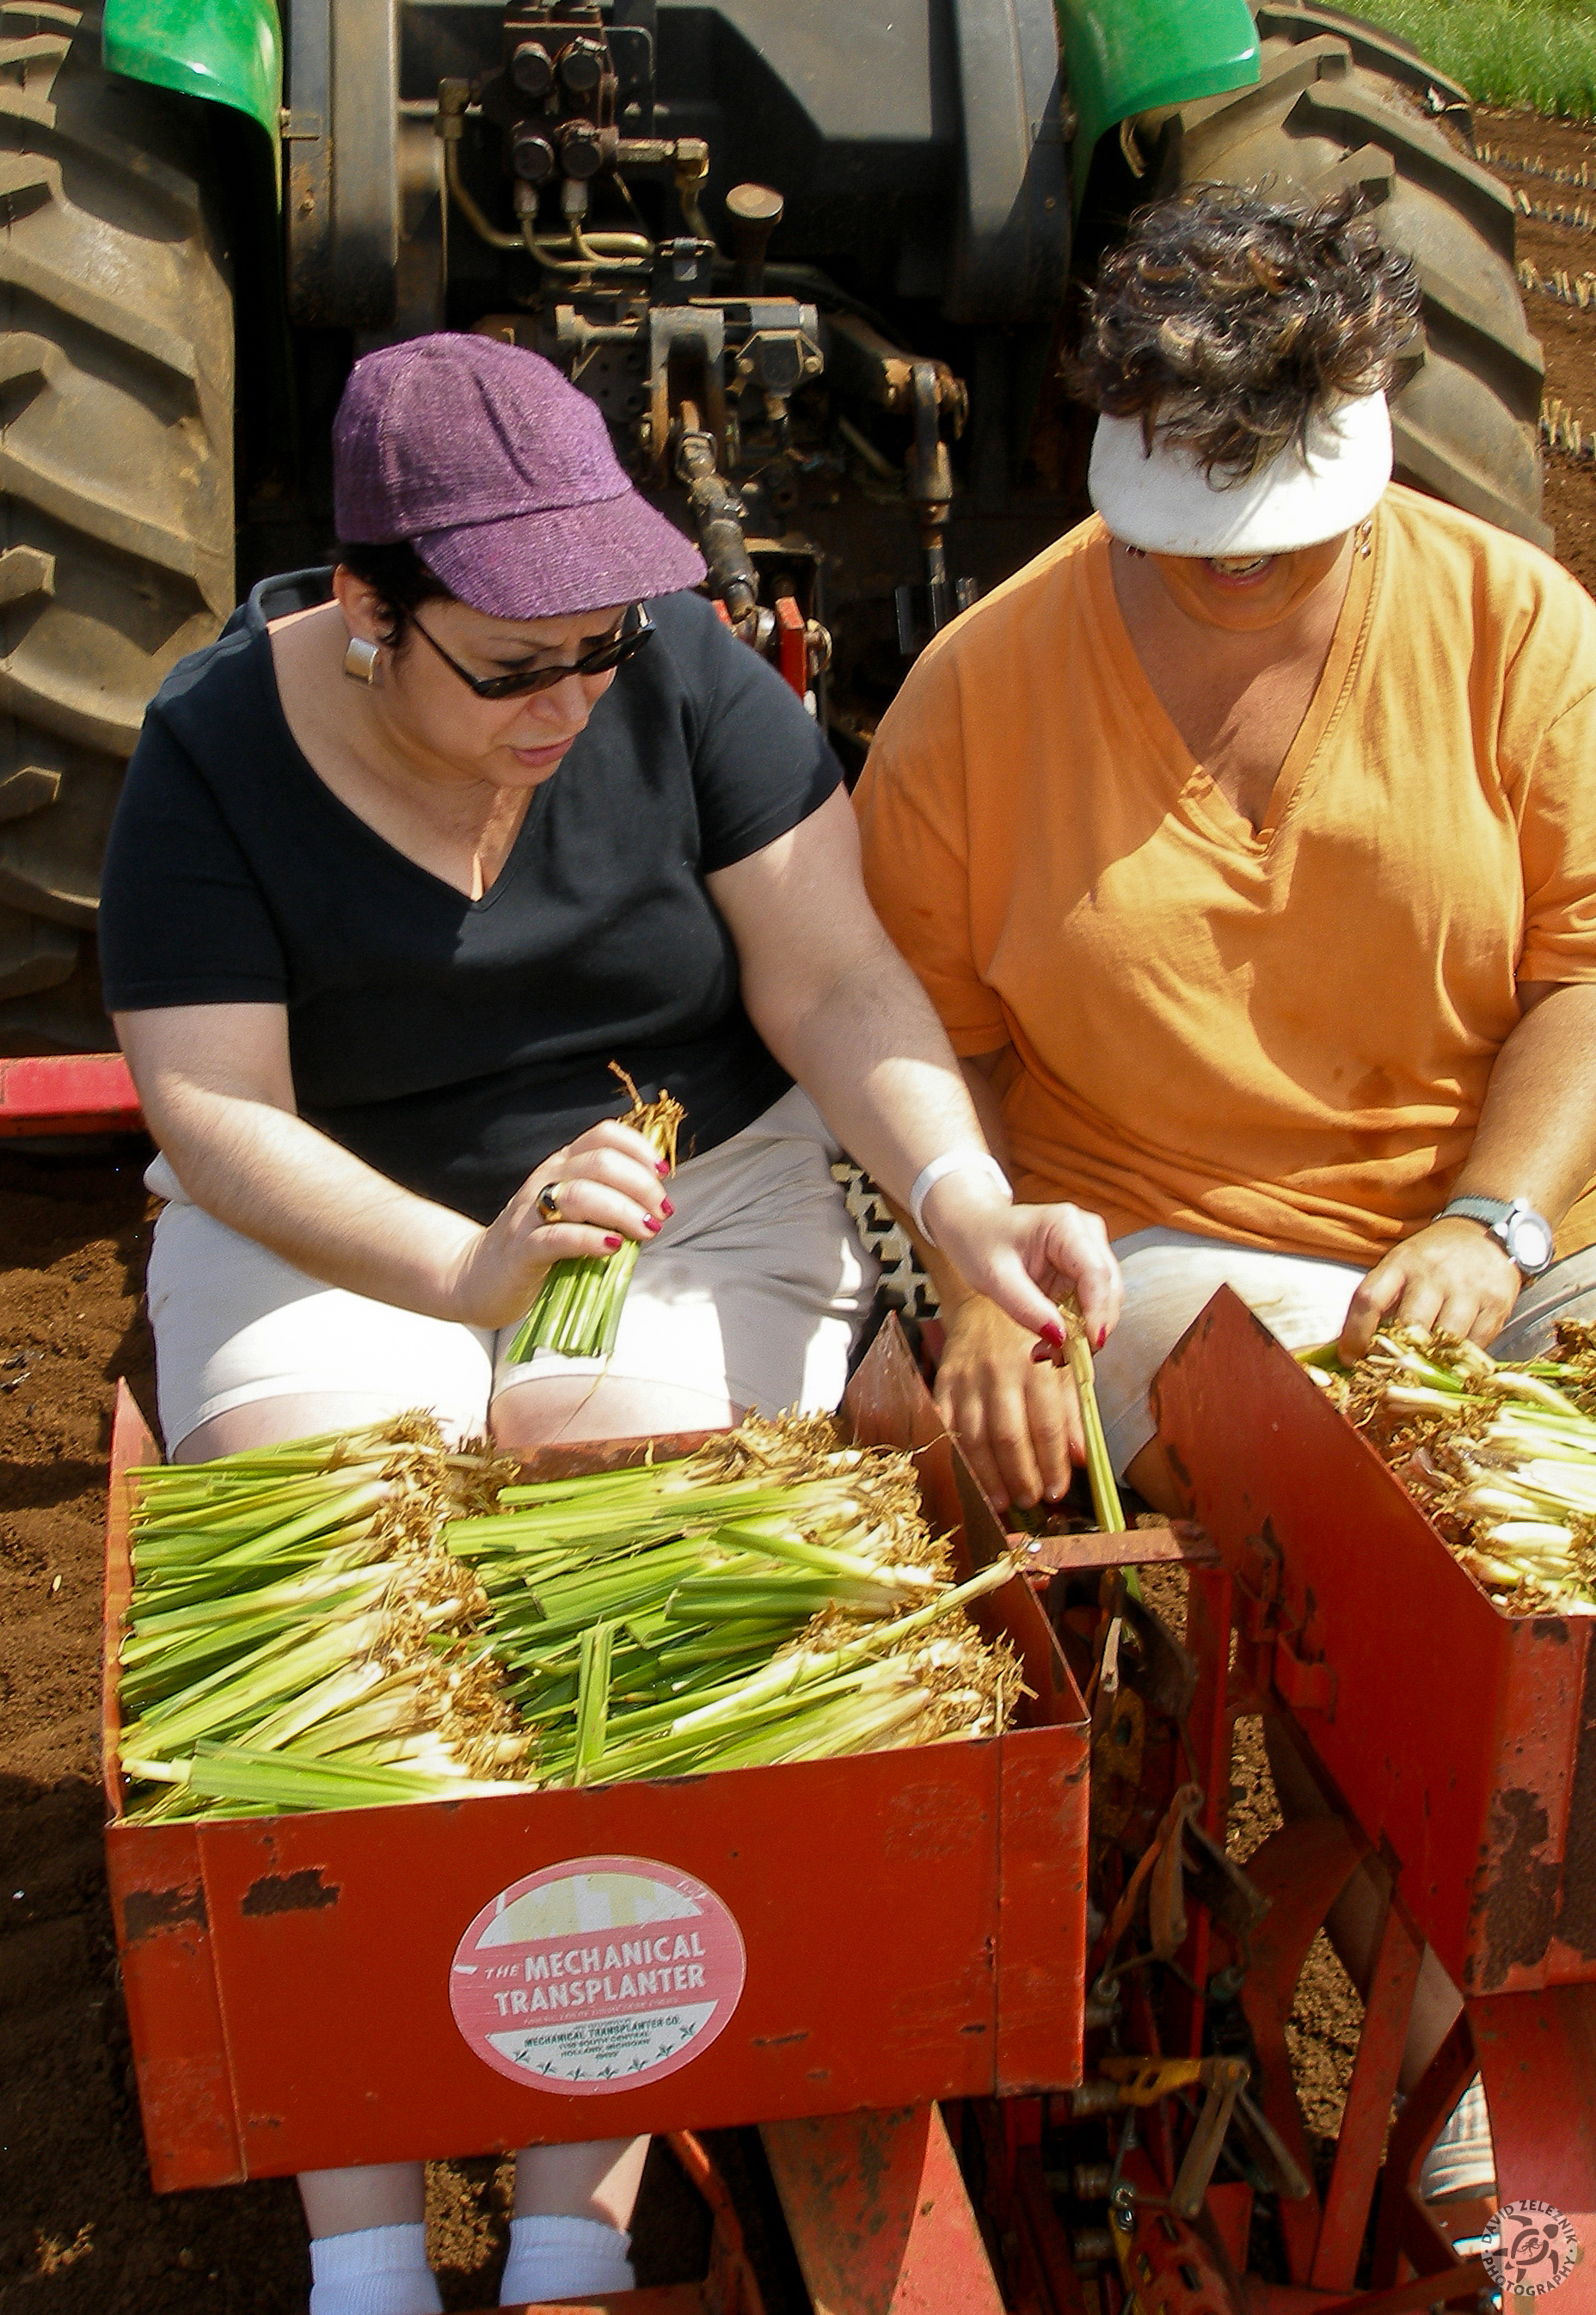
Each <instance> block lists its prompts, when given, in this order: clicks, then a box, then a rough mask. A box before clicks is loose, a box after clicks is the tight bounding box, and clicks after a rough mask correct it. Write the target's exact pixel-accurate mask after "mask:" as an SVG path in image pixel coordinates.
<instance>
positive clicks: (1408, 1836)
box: [1155, 1289, 1596, 1997]
mask: <svg viewBox="0 0 1596 2315" xmlns="http://www.w3.org/2000/svg"><path fill="white" fill-rule="evenodd" d="M1155 1403H1156V1407H1157V1415H1158V1427H1159V1433H1160V1436H1161V1438H1162V1439H1163V1441H1164V1443H1165V1446H1166V1450H1168V1451H1169V1452H1170V1454H1171V1455H1172V1457H1173V1458H1174V1459H1175V1464H1176V1466H1177V1468H1179V1469H1180V1470H1181V1471H1182V1472H1183V1473H1184V1477H1185V1479H1186V1481H1187V1482H1188V1483H1189V1485H1190V1487H1191V1490H1192V1495H1193V1511H1194V1515H1195V1516H1196V1517H1197V1518H1198V1519H1200V1520H1201V1522H1202V1524H1203V1526H1204V1527H1205V1528H1207V1530H1209V1533H1210V1536H1211V1537H1212V1539H1213V1540H1214V1542H1215V1543H1216V1544H1217V1545H1218V1546H1219V1550H1220V1552H1221V1554H1222V1556H1223V1557H1224V1559H1225V1561H1226V1563H1227V1565H1228V1566H1229V1567H1230V1569H1231V1571H1232V1573H1233V1575H1234V1577H1235V1580H1236V1582H1237V1587H1238V1590H1239V1591H1240V1592H1242V1593H1244V1594H1245V1593H1246V1592H1253V1593H1254V1594H1255V1596H1254V1598H1253V1599H1252V1600H1251V1601H1248V1600H1247V1599H1246V1598H1245V1597H1243V1598H1242V1599H1240V1600H1239V1601H1238V1602H1237V1608H1238V1620H1239V1622H1240V1624H1241V1628H1242V1630H1243V1632H1244V1634H1247V1635H1248V1636H1257V1635H1260V1634H1263V1635H1265V1636H1266V1635H1267V1634H1269V1633H1271V1632H1272V1633H1273V1635H1274V1637H1273V1642H1272V1648H1273V1654H1272V1686H1273V1690H1274V1694H1275V1697H1276V1698H1277V1699H1278V1700H1279V1702H1280V1704H1281V1707H1283V1708H1285V1709H1288V1710H1290V1712H1292V1713H1293V1714H1295V1716H1297V1718H1298V1720H1299V1723H1300V1725H1301V1726H1302V1727H1303V1729H1304V1730H1305V1731H1306V1732H1307V1734H1308V1737H1309V1740H1310V1743H1311V1745H1312V1748H1313V1752H1314V1753H1315V1754H1316V1755H1317V1759H1318V1761H1320V1762H1321V1763H1322V1765H1323V1767H1324V1769H1325V1770H1326V1771H1327V1772H1328V1774H1329V1776H1330V1777H1331V1778H1333V1779H1334V1783H1335V1785H1336V1786H1337V1787H1339V1790H1340V1794H1341V1796H1342V1797H1343V1799H1344V1801H1345V1803H1346V1805H1347V1807H1348V1808H1349V1810H1350V1811H1351V1813H1352V1815H1353V1816H1354V1817H1355V1818H1356V1820H1357V1822H1358V1823H1359V1824H1360V1825H1361V1827H1362V1829H1363V1831H1364V1832H1366V1833H1367V1835H1368V1836H1369V1839H1370V1841H1371V1842H1372V1843H1374V1844H1375V1845H1376V1846H1377V1847H1378V1846H1384V1847H1385V1848H1386V1849H1387V1851H1388V1858H1389V1861H1390V1862H1391V1863H1392V1865H1393V1866H1394V1867H1396V1869H1397V1875H1398V1887H1399V1889H1400V1893H1401V1895H1402V1899H1403V1902H1404V1903H1405V1905H1406V1907H1407V1908H1408V1910H1409V1911H1410V1913H1411V1914H1412V1916H1413V1918H1414V1921H1415V1923H1416V1924H1417V1926H1418V1927H1419V1928H1420V1929H1422V1930H1423V1934H1424V1936H1425V1937H1426V1938H1428V1939H1429V1941H1430V1943H1431V1944H1432V1946H1433V1947H1434V1948H1435V1951H1436V1954H1437V1955H1438V1956H1439V1958H1440V1960H1441V1963H1442V1964H1443V1965H1444V1966H1445V1968H1446V1969H1447V1970H1448V1972H1449V1973H1450V1975H1451V1976H1452V1978H1453V1979H1454V1980H1455V1982H1457V1983H1458V1984H1459V1986H1460V1987H1461V1988H1462V1989H1463V1991H1465V1993H1466V1994H1467V1995H1469V1996H1471V1997H1477V1996H1479V1995H1483V1994H1498V1993H1517V1992H1528V1991H1537V1990H1538V1989H1541V1988H1544V1987H1551V1986H1559V1985H1574V1984H1582V1983H1585V1982H1591V1981H1592V1980H1596V1678H1593V1677H1592V1651H1591V1638H1592V1628H1593V1626H1592V1619H1590V1618H1587V1617H1578V1616H1575V1617H1563V1616H1530V1617H1513V1616H1508V1615H1505V1614H1503V1611H1502V1610H1500V1609H1498V1608H1497V1607H1495V1606H1494V1604H1493V1603H1492V1601H1490V1600H1489V1599H1488V1598H1487V1597H1486V1595H1485V1592H1483V1591H1482V1590H1481V1589H1480V1588H1479V1586H1478V1585H1477V1584H1476V1583H1475V1582H1474V1581H1473V1579H1472V1578H1471V1577H1470V1576H1468V1575H1467V1574H1465V1573H1464V1571H1463V1569H1462V1568H1461V1567H1460V1566H1459V1565H1458V1563H1457V1561H1456V1560H1455V1559H1454V1558H1453V1557H1452V1556H1451V1553H1450V1551H1449V1550H1448V1549H1447V1548H1446V1545H1445V1544H1444V1543H1443V1542H1442V1540H1441V1537H1440V1536H1439V1535H1438V1534H1437V1533H1436V1531H1435V1530H1434V1529H1433V1528H1432V1526H1431V1524H1430V1522H1429V1521H1428V1520H1427V1519H1426V1518H1425V1517H1424V1514H1423V1512H1422V1511H1421V1510H1420V1509H1419V1507H1418V1505H1417V1503H1415V1502H1414V1499H1413V1497H1412V1496H1411V1495H1409V1494H1408V1493H1407V1491H1406V1489H1405V1487H1404V1486H1402V1484H1401V1482H1400V1480H1399V1479H1397V1477H1396V1476H1395V1474H1394V1473H1393V1472H1392V1471H1390V1470H1389V1469H1388V1468H1387V1466H1386V1464H1385V1463H1384V1462H1383V1461H1382V1460H1381V1459H1380V1457H1379V1455H1378V1454H1376V1453H1375V1451H1374V1450H1373V1449H1372V1448H1371V1447H1370V1445H1369V1444H1368V1443H1367V1441H1364V1440H1363V1439H1362V1438H1361V1437H1360V1436H1359V1434H1358V1432H1356V1431H1355V1430H1354V1429H1353V1428H1352V1424H1350V1423H1348V1422H1347V1420H1346V1419H1345V1417H1344V1416H1343V1415H1341V1414H1340V1413H1339V1412H1338V1410H1337V1409H1336V1408H1335V1407H1334V1406H1333V1405H1332V1404H1331V1403H1330V1401H1329V1400H1328V1399H1327V1398H1326V1397H1325V1396H1324V1394H1323V1393H1322V1392H1321V1391H1320V1390H1319V1388H1317V1386H1316V1385H1315V1384H1314V1383H1313V1382H1312V1380H1311V1379H1309V1377H1308V1375H1307V1374H1306V1373H1305V1372H1304V1371H1303V1370H1302V1369H1301V1368H1300V1367H1299V1365H1298V1364H1297V1362H1296V1361H1295V1360H1294V1359H1293V1358H1292V1357H1291V1356H1290V1353H1288V1352H1286V1351H1284V1350H1282V1349H1281V1346H1280V1344H1278V1343H1277V1342H1276V1341H1275V1340H1274V1337H1273V1336H1272V1335H1271V1334H1270V1333H1269V1332H1268V1330H1267V1329H1266V1328H1265V1327H1264V1326H1262V1325H1261V1324H1260V1323H1259V1321H1258V1320H1257V1319H1256V1318H1255V1317H1253V1315H1252V1313H1251V1312H1250V1311H1249V1310H1248V1309H1247V1308H1246V1306H1245V1305H1244V1304H1243V1303H1242V1302H1241V1301H1239V1300H1238V1299H1237V1297H1236V1296H1235V1295H1234V1294H1232V1293H1231V1292H1230V1291H1228V1289H1221V1291H1220V1292H1219V1294H1217V1295H1216V1296H1215V1297H1214V1299H1213V1300H1212V1301H1211V1302H1210V1304H1209V1305H1208V1308H1206V1309H1205V1310H1204V1311H1203V1313H1202V1315H1201V1317H1200V1318H1199V1319H1198V1320H1197V1322H1196V1324H1195V1325H1194V1326H1193V1327H1192V1328H1191V1330H1190V1332H1189V1333H1188V1334H1187V1335H1185V1336H1184V1339H1183V1341H1182V1342H1181V1343H1180V1344H1178V1346H1177V1347H1176V1349H1175V1351H1174V1352H1173V1353H1171V1356H1170V1358H1169V1359H1168V1361H1167V1362H1166V1364H1165V1366H1164V1367H1163V1369H1162V1370H1160V1373H1159V1375H1158V1378H1157V1383H1156V1385H1155ZM1260 1592H1263V1593H1266V1594H1269V1595H1271V1596H1268V1597H1264V1598H1260V1597H1258V1596H1256V1595H1258V1594H1259V1593H1260Z"/></svg>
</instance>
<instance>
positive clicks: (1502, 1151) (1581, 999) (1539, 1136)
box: [1451, 983, 1596, 1222]
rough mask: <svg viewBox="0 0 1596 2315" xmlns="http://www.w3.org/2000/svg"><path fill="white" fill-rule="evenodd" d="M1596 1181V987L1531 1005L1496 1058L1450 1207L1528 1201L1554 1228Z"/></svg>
mask: <svg viewBox="0 0 1596 2315" xmlns="http://www.w3.org/2000/svg"><path fill="white" fill-rule="evenodd" d="M1592 1175H1596V987H1590V986H1587V985H1585V984H1583V983H1580V984H1572V985H1570V986H1568V987H1565V988H1559V989H1548V990H1547V991H1546V992H1545V994H1544V995H1541V996H1539V997H1538V998H1536V999H1535V1000H1534V1001H1532V1002H1531V1004H1530V1008H1529V1009H1528V1010H1527V1011H1526V1013H1525V1015H1524V1017H1523V1019H1522V1020H1521V1022H1520V1023H1519V1024H1518V1026H1517V1028H1516V1029H1514V1030H1513V1032H1512V1034H1511V1035H1510V1036H1509V1037H1508V1039H1507V1041H1506V1042H1505V1043H1504V1044H1503V1048H1502V1051H1500V1053H1498V1055H1497V1057H1496V1063H1495V1067H1494V1069H1492V1072H1491V1081H1490V1084H1489V1086H1488V1087H1487V1088H1486V1093H1485V1104H1484V1106H1483V1108H1482V1109H1481V1112H1480V1121H1479V1124H1478V1126H1477V1127H1476V1131H1475V1136H1474V1141H1473V1144H1472V1146H1471V1148H1470V1149H1469V1152H1468V1156H1467V1160H1466V1161H1465V1163H1464V1165H1463V1167H1462V1170H1461V1172H1460V1173H1459V1175H1458V1178H1457V1180H1456V1182H1455V1183H1454V1184H1453V1185H1452V1192H1451V1194H1452V1195H1453V1197H1487V1198H1512V1197H1523V1198H1528V1199H1529V1201H1530V1204H1531V1205H1533V1206H1537V1207H1538V1208H1539V1210H1540V1211H1541V1212H1542V1213H1544V1214H1545V1215H1547V1218H1548V1219H1549V1220H1552V1221H1553V1222H1557V1221H1560V1220H1562V1218H1563V1216H1564V1215H1565V1213H1566V1212H1567V1211H1568V1209H1569V1207H1570V1206H1571V1205H1572V1204H1573V1203H1574V1200H1575V1198H1577V1197H1578V1195H1579V1193H1580V1192H1581V1191H1582V1190H1583V1188H1584V1186H1585V1184H1587V1182H1589V1181H1590V1180H1591V1178H1592Z"/></svg>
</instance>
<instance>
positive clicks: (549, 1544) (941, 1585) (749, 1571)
mask: <svg viewBox="0 0 1596 2315" xmlns="http://www.w3.org/2000/svg"><path fill="white" fill-rule="evenodd" d="M446 1540H447V1542H448V1545H449V1548H451V1549H452V1550H455V1551H457V1552H459V1553H460V1554H461V1555H462V1556H463V1557H466V1558H468V1559H469V1560H470V1562H471V1564H472V1566H474V1569H475V1571H476V1573H477V1575H478V1576H479V1578H480V1580H481V1582H482V1585H483V1591H484V1592H486V1594H487V1597H488V1601H489V1603H490V1608H491V1612H492V1621H491V1623H490V1625H489V1628H488V1633H487V1638H488V1644H489V1645H490V1646H491V1647H492V1651H493V1653H494V1654H495V1655H496V1656H497V1657H498V1659H499V1660H500V1662H501V1663H502V1664H503V1665H504V1666H505V1669H506V1672H507V1675H508V1678H509V1680H510V1692H511V1694H512V1695H513V1697H514V1699H515V1700H516V1702H517V1704H518V1705H519V1707H520V1711H521V1713H522V1716H523V1717H524V1719H525V1720H526V1721H527V1723H528V1725H530V1727H531V1728H532V1729H533V1730H534V1732H535V1740H534V1754H533V1764H532V1768H531V1770H530V1773H531V1774H532V1775H533V1776H535V1778H536V1780H537V1782H538V1783H539V1784H541V1785H551V1786H559V1785H587V1784H598V1783H606V1782H612V1781H614V1780H616V1779H617V1778H637V1777H656V1776H670V1775H678V1774H681V1773H683V1772H684V1771H687V1770H693V1771H696V1772H702V1771H704V1770H713V1769H726V1768H745V1767H753V1766H758V1765H769V1764H771V1763H774V1762H776V1761H800V1760H816V1759H822V1758H823V1759H834V1758H838V1757H839V1756H841V1755H843V1754H845V1753H850V1752H867V1751H868V1752H875V1751H881V1750H885V1749H890V1748H893V1747H896V1746H900V1745H904V1744H916V1743H932V1742H935V1741H936V1740H938V1739H940V1738H943V1737H948V1736H978V1735H990V1734H996V1733H997V1732H998V1730H999V1729H1001V1728H1002V1727H1004V1726H1005V1725H1006V1723H1007V1720H1008V1718H1009V1717H1010V1716H1011V1714H1012V1711H1013V1708H1014V1706H1015V1703H1016V1702H1017V1700H1018V1696H1019V1693H1020V1680H1019V1674H1018V1671H1017V1668H1016V1666H1015V1661H1014V1658H1013V1656H1012V1654H1011V1653H1010V1652H1009V1650H1008V1648H1007V1646H1006V1644H1004V1645H998V1646H989V1645H987V1644H986V1643H985V1642H983V1641H982V1639H981V1638H980V1635H979V1633H978V1632H977V1631H976V1630H975V1628H974V1627H973V1626H972V1625H971V1624H970V1622H969V1621H968V1619H966V1617H965V1616H964V1614H963V1612H962V1610H964V1608H965V1607H966V1606H967V1605H968V1604H969V1602H971V1601H973V1600H975V1599H977V1598H979V1597H980V1595H981V1594H982V1593H983V1592H988V1591H991V1590H994V1589H996V1588H997V1586H998V1584H1000V1583H1006V1581H1007V1580H1008V1578H1009V1575H1010V1574H1011V1573H1012V1569H1011V1567H1010V1565H1009V1563H1008V1562H1007V1561H1006V1560H1004V1561H1000V1562H998V1564H996V1565H995V1566H992V1567H989V1568H987V1569H985V1570H983V1571H982V1573H981V1574H980V1575H978V1576H977V1577H976V1578H975V1579H974V1580H973V1581H972V1582H971V1583H964V1584H962V1585H957V1586H955V1585H953V1583H950V1581H949V1579H948V1574H947V1566H946V1553H945V1547H944V1545H942V1544H939V1543H935V1542H934V1541H933V1540H932V1538H931V1536H930V1533H929V1530H927V1526H926V1524H925V1521H924V1519H923V1518H922V1516H921V1513H920V1509H919V1491H918V1485H917V1483H916V1480H915V1476H914V1467H913V1464H912V1462H911V1461H910V1459H909V1457H908V1456H907V1455H904V1454H900V1453H897V1452H895V1451H893V1450H885V1449H859V1448H846V1447H840V1446H839V1445H838V1441H837V1438H836V1434H835V1432H834V1431H833V1430H832V1428H831V1425H830V1424H829V1421H827V1420H826V1418H824V1417H819V1418H814V1417H811V1418H808V1419H800V1418H791V1417H789V1418H785V1419H779V1420H777V1421H776V1422H764V1421H762V1420H760V1418H758V1416H753V1417H750V1418H749V1421H748V1422H746V1423H745V1424H743V1425H742V1427H741V1429H740V1430H739V1431H737V1432H731V1433H729V1434H728V1435H727V1436H726V1437H725V1438H724V1439H717V1440H714V1441H711V1442H710V1444H709V1445H708V1446H707V1447H705V1449H703V1450H701V1451H700V1452H699V1453H698V1454H696V1455H695V1456H692V1457H690V1458H687V1459H683V1460H680V1461H677V1462H671V1463H664V1464H647V1465H643V1466H641V1467H639V1468H634V1469H631V1470H623V1471H606V1472H597V1473H594V1474H592V1475H590V1477H585V1478H577V1479H561V1480H552V1481H547V1482H545V1483H543V1484H541V1485H538V1486H510V1487H506V1488H504V1489H503V1490H502V1491H501V1495H500V1509H499V1510H498V1512H494V1513H493V1514H492V1515H491V1516H489V1517H486V1518H478V1519H470V1520H457V1521H453V1522H452V1523H451V1524H450V1526H449V1528H448V1530H447V1531H446Z"/></svg>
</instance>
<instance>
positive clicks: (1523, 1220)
mask: <svg viewBox="0 0 1596 2315" xmlns="http://www.w3.org/2000/svg"><path fill="white" fill-rule="evenodd" d="M1450 1214H1458V1215H1460V1216H1461V1218H1462V1219H1463V1220H1465V1221H1470V1222H1480V1223H1482V1224H1483V1225H1484V1227H1485V1232H1486V1234H1487V1236H1489V1237H1494V1239H1495V1241H1496V1243H1497V1245H1498V1246H1500V1247H1501V1248H1502V1250H1503V1253H1504V1254H1505V1255H1507V1256H1508V1258H1509V1259H1510V1260H1511V1261H1512V1262H1516V1263H1517V1264H1518V1265H1519V1268H1520V1269H1521V1271H1522V1272H1523V1273H1524V1275H1525V1277H1526V1278H1538V1277H1539V1276H1540V1274H1541V1273H1542V1271H1543V1270H1549V1269H1550V1268H1551V1266H1552V1238H1553V1232H1552V1226H1551V1224H1550V1222H1549V1221H1547V1218H1546V1216H1545V1215H1544V1214H1538V1213H1537V1212H1536V1211H1535V1208H1534V1207H1533V1206H1532V1205H1531V1204H1530V1201H1529V1199H1528V1198H1453V1199H1452V1201H1451V1202H1450V1204H1448V1205H1444V1206H1442V1208H1441V1211H1440V1213H1438V1214H1437V1215H1436V1217H1435V1219H1436V1220H1437V1221H1438V1222H1441V1221H1445V1220H1446V1219H1447V1218H1448V1216H1449V1215H1450Z"/></svg>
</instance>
